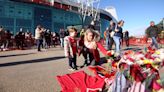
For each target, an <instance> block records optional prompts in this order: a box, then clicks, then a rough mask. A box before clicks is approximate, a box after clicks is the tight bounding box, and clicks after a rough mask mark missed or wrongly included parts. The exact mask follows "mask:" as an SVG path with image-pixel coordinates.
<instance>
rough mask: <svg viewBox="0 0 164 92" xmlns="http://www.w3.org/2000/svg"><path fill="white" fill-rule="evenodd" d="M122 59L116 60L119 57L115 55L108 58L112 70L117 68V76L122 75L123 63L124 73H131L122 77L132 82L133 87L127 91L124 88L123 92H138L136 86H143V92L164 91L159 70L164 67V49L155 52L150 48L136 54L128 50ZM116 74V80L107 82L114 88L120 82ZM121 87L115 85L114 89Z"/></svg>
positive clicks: (107, 80)
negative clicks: (121, 65)
mask: <svg viewBox="0 0 164 92" xmlns="http://www.w3.org/2000/svg"><path fill="white" fill-rule="evenodd" d="M120 57H121V58H120V59H116V58H118V57H115V56H114V55H113V56H111V57H107V59H108V60H107V61H108V62H111V64H112V65H109V64H108V65H109V67H111V68H112V69H113V68H114V69H115V68H116V74H118V73H120V64H122V63H123V64H124V65H123V66H124V68H123V70H122V71H126V70H127V71H128V72H129V73H126V74H124V73H123V75H121V76H125V78H126V80H127V81H130V82H131V86H129V87H127V88H126V91H125V90H124V88H121V90H122V91H121V92H138V91H135V90H138V89H136V88H137V87H136V88H135V89H134V87H135V85H138V86H140V85H142V87H143V88H142V89H143V90H144V91H143V92H145V91H146V92H160V91H161V90H163V85H162V83H161V82H159V81H161V80H160V75H159V70H160V69H161V68H162V67H163V65H164V49H158V50H155V49H153V48H151V47H148V48H146V50H145V51H138V52H135V51H132V50H128V51H125V52H124V53H123V54H122V56H120ZM125 66H126V67H125ZM116 74H115V77H113V78H115V79H111V78H110V79H106V80H105V81H106V83H107V84H108V85H111V86H112V84H113V83H114V82H117V81H119V80H118V78H116ZM117 77H118V76H117ZM120 83H121V82H120ZM111 86H110V88H109V90H112V88H113V87H111ZM120 86H123V85H115V86H114V87H115V88H118V87H120ZM123 90H124V91H123ZM127 90H128V91H127ZM109 92H112V91H109ZM140 92H142V91H140Z"/></svg>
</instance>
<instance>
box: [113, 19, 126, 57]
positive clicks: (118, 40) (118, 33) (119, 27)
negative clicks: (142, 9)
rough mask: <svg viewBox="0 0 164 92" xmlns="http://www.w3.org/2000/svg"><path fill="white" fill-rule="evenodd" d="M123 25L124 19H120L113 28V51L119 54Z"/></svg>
mask: <svg viewBox="0 0 164 92" xmlns="http://www.w3.org/2000/svg"><path fill="white" fill-rule="evenodd" d="M123 25H124V21H123V20H121V21H119V22H118V25H117V27H116V29H115V34H114V36H113V40H114V42H115V51H116V53H117V54H120V50H121V46H120V45H121V38H122V35H123V33H122V26H123Z"/></svg>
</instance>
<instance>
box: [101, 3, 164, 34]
mask: <svg viewBox="0 0 164 92" xmlns="http://www.w3.org/2000/svg"><path fill="white" fill-rule="evenodd" d="M107 6H113V7H115V9H116V12H117V16H118V19H119V20H121V19H123V20H124V21H125V24H124V27H123V29H124V30H128V31H129V32H130V35H143V34H144V33H145V32H144V30H145V29H146V28H147V27H148V26H149V22H150V21H152V20H153V21H155V23H159V21H161V19H162V18H164V0H101V1H100V7H99V8H101V9H104V8H105V7H107Z"/></svg>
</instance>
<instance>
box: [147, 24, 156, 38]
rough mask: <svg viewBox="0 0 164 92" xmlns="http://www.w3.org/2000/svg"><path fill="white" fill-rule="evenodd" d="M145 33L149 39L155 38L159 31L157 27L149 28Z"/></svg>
mask: <svg viewBox="0 0 164 92" xmlns="http://www.w3.org/2000/svg"><path fill="white" fill-rule="evenodd" d="M146 31H147V32H146V33H147V35H148V36H149V37H157V36H158V33H159V29H158V27H157V26H150V27H148V28H147V30H146Z"/></svg>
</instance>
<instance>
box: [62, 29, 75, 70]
mask: <svg viewBox="0 0 164 92" xmlns="http://www.w3.org/2000/svg"><path fill="white" fill-rule="evenodd" d="M68 31H69V36H66V37H65V38H64V53H65V57H67V58H68V61H69V70H71V71H74V70H77V65H76V57H77V55H76V54H77V40H76V36H77V30H76V29H75V28H70V29H69V30H68Z"/></svg>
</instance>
